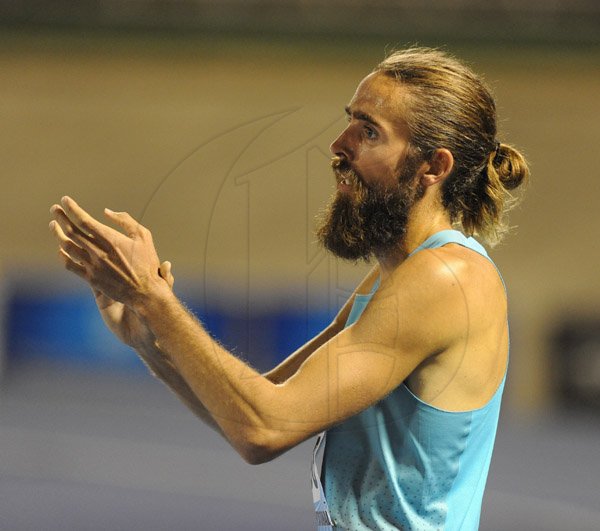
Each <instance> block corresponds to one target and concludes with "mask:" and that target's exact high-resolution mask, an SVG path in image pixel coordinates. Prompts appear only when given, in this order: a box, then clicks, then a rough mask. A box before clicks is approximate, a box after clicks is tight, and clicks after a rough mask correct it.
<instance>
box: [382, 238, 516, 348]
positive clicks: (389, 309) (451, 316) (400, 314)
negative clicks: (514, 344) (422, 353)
mask: <svg viewBox="0 0 600 531" xmlns="http://www.w3.org/2000/svg"><path fill="white" fill-rule="evenodd" d="M375 299H379V300H380V301H381V305H378V304H377V303H376V304H374V305H373V311H375V310H376V309H377V308H378V306H379V307H380V309H383V310H385V312H384V313H385V315H386V318H388V319H391V318H395V319H397V320H399V326H401V327H402V329H403V330H405V331H406V332H409V331H410V332H411V333H407V334H403V337H404V338H407V339H409V338H411V337H412V338H413V339H414V343H413V341H411V343H413V344H414V345H416V344H417V343H420V344H421V345H422V347H423V348H425V349H426V350H427V351H428V352H427V353H426V355H431V354H434V353H436V352H440V351H443V350H445V349H448V348H449V347H450V346H451V345H452V344H455V343H457V342H461V341H463V340H464V337H465V335H466V334H467V333H473V331H474V330H473V327H477V328H484V327H487V326H489V325H490V324H491V323H492V321H494V322H498V320H499V319H500V318H501V317H503V316H505V315H506V298H505V295H504V288H503V285H502V281H501V279H500V277H499V275H498V272H497V270H496V268H495V267H494V265H493V264H492V263H491V262H490V261H489V260H488V259H487V258H485V257H484V256H482V255H480V254H478V253H476V252H475V251H472V250H471V249H468V248H465V247H463V246H460V245H456V244H448V245H446V246H444V247H439V248H436V249H424V250H422V251H419V252H418V253H416V254H414V255H413V256H411V257H410V258H409V259H407V260H406V261H405V262H404V263H402V264H401V265H400V266H399V267H398V268H396V270H394V272H393V273H392V274H391V275H390V276H389V277H388V278H386V279H384V280H383V281H382V284H381V287H380V289H379V290H378V291H377V292H376V293H375V297H374V301H375Z"/></svg>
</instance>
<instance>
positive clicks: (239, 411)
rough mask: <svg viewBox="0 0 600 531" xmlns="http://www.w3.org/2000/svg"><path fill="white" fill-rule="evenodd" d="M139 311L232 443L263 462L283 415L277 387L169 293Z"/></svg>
mask: <svg viewBox="0 0 600 531" xmlns="http://www.w3.org/2000/svg"><path fill="white" fill-rule="evenodd" d="M134 310H135V312H136V313H137V314H138V315H139V316H140V318H141V319H142V320H143V321H144V323H145V324H146V326H148V328H149V329H150V330H151V332H152V333H153V334H154V336H155V337H156V338H157V341H158V343H159V344H160V351H161V353H162V354H163V356H164V357H166V358H167V361H168V362H170V363H171V364H172V365H173V366H174V369H175V370H176V371H177V372H178V373H179V374H180V375H181V377H182V378H183V379H184V381H185V382H186V384H187V385H188V386H189V389H190V390H191V391H192V392H193V394H194V395H195V396H196V397H197V400H198V401H199V402H200V403H201V404H203V407H205V409H206V410H207V412H209V413H210V416H211V417H212V418H213V419H214V420H215V422H216V423H217V424H218V425H219V426H220V428H221V430H222V432H223V433H224V435H225V437H226V438H227V440H228V441H229V442H230V444H231V445H232V446H233V447H234V448H235V449H236V450H237V451H238V452H239V453H240V455H242V457H244V459H246V460H247V461H249V462H255V461H257V460H258V459H260V456H261V455H264V453H263V445H264V444H268V443H266V442H265V441H266V440H267V439H268V437H269V436H270V434H272V427H271V426H270V419H271V418H272V417H273V414H274V413H275V414H277V413H279V410H278V406H277V399H276V395H277V389H276V387H277V386H276V385H275V384H273V383H272V382H270V381H269V380H268V379H267V378H265V377H263V376H262V375H260V374H259V373H257V372H256V371H255V370H254V369H252V368H251V367H249V366H248V365H246V364H245V363H244V362H243V361H241V360H240V359H238V358H236V357H235V356H234V355H232V354H231V353H229V352H227V351H226V350H225V349H224V348H223V347H222V346H221V345H220V344H219V343H218V342H216V341H215V340H214V339H212V338H211V337H210V335H209V334H208V333H207V332H206V330H204V328H203V327H202V326H201V324H200V323H199V322H198V321H197V320H196V319H195V318H194V317H193V316H192V315H191V314H190V313H189V312H188V311H187V310H186V309H185V307H184V306H183V305H182V304H181V303H180V302H179V301H178V299H177V298H176V297H175V295H173V293H172V292H171V291H170V290H168V289H162V288H161V287H158V291H155V292H153V293H152V294H151V295H146V296H145V297H144V298H143V300H139V301H136V305H135V308H134Z"/></svg>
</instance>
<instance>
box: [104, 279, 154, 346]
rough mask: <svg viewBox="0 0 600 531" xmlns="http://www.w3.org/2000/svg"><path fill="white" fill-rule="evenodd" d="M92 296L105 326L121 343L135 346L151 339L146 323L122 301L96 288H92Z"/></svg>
mask: <svg viewBox="0 0 600 531" xmlns="http://www.w3.org/2000/svg"><path fill="white" fill-rule="evenodd" d="M94 297H95V298H96V305H97V306H98V310H99V311H100V315H101V316H102V319H103V321H104V322H105V324H106V326H107V327H108V328H109V329H110V331H111V332H112V333H113V334H115V335H116V336H117V337H118V338H119V339H120V340H121V341H122V342H123V343H125V344H126V345H129V346H130V347H133V348H136V347H140V346H142V345H143V344H147V343H148V342H149V341H151V340H152V339H153V336H152V333H151V332H150V330H148V328H147V327H146V325H144V323H142V321H141V320H140V319H139V317H138V316H137V315H136V314H135V312H133V310H131V309H130V308H128V307H127V306H125V305H124V304H123V303H122V302H117V301H115V300H113V299H111V298H110V297H107V296H106V295H104V293H102V292H101V291H98V290H94Z"/></svg>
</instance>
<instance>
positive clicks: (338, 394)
mask: <svg viewBox="0 0 600 531" xmlns="http://www.w3.org/2000/svg"><path fill="white" fill-rule="evenodd" d="M463 309H464V298H463V296H462V291H461V289H460V286H459V285H458V281H457V277H456V276H455V275H454V274H453V273H452V272H451V271H449V270H448V268H447V267H446V266H445V265H444V264H443V263H442V262H440V259H439V257H437V256H436V254H435V253H434V252H421V253H418V255H415V256H414V257H413V258H411V259H410V260H409V261H407V262H405V263H404V264H403V265H402V267H400V268H398V269H397V270H396V271H395V272H394V274H393V275H392V276H391V277H389V278H388V279H386V280H385V281H383V282H382V284H381V286H380V288H379V289H378V291H377V292H376V293H375V295H374V296H373V298H372V300H371V301H370V303H369V304H368V306H367V308H366V309H365V311H364V313H363V314H362V316H361V317H360V318H359V320H358V321H357V322H356V323H354V324H353V325H351V326H349V327H347V328H346V329H344V330H342V331H341V332H340V333H338V334H337V335H336V336H335V337H333V338H332V339H330V340H329V341H327V343H325V344H324V345H322V346H321V347H319V348H318V349H317V350H316V351H315V352H314V353H313V354H312V356H310V357H309V358H308V359H307V360H306V361H305V362H304V363H303V364H302V366H301V367H300V368H299V370H298V371H297V372H296V373H295V374H294V375H293V376H292V377H291V378H289V379H288V380H287V381H286V382H285V383H283V384H281V385H279V386H277V391H276V393H275V396H274V398H275V405H274V407H273V408H272V410H271V412H272V413H274V414H273V415H272V417H271V419H270V422H269V423H268V425H269V427H270V428H271V431H272V436H273V437H275V438H276V439H277V441H278V444H277V446H278V447H281V448H286V447H291V446H294V445H295V444H298V443H299V442H300V441H302V440H304V439H306V438H308V437H310V436H311V435H312V434H314V433H318V432H319V431H321V430H323V429H327V428H329V427H331V426H333V425H335V424H338V423H339V422H341V421H343V420H345V419H347V418H349V417H351V416H353V415H355V414H357V413H359V412H360V411H362V410H364V409H366V408H367V407H369V406H371V405H372V404H374V403H375V402H377V401H379V400H381V399H382V398H384V397H385V396H386V395H387V394H388V393H389V392H391V391H392V390H393V389H395V388H396V387H397V386H398V385H400V383H402V382H403V381H404V380H405V379H406V377H407V376H408V375H409V374H410V373H411V372H412V371H413V370H414V369H415V368H416V367H417V366H418V365H419V364H420V363H421V362H423V361H424V360H425V359H427V358H428V357H429V356H431V355H432V354H434V353H437V352H440V351H443V350H444V349H445V348H448V346H450V345H451V344H452V342H453V341H456V340H457V339H459V338H460V336H461V335H462V333H463V331H464V330H463V325H462V324H463V323H465V321H464V319H460V316H457V315H456V314H457V312H458V314H461V310H463ZM451 312H454V314H455V315H454V317H453V319H449V318H448V317H449V315H451ZM462 313H463V314H464V312H462ZM456 317H459V318H458V319H456Z"/></svg>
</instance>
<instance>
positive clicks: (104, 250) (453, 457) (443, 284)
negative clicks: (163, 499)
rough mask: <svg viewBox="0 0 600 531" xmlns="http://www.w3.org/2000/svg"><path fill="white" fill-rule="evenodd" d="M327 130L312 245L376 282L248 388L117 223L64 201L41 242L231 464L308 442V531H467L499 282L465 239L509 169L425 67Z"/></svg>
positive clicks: (392, 73) (122, 220)
mask: <svg viewBox="0 0 600 531" xmlns="http://www.w3.org/2000/svg"><path fill="white" fill-rule="evenodd" d="M346 114H347V117H348V125H347V127H346V128H345V129H344V131H343V132H342V133H341V134H340V136H339V137H338V138H337V139H336V140H335V141H334V142H333V144H332V145H331V151H332V154H333V162H332V166H333V168H334V174H335V177H336V180H337V190H336V193H335V196H334V197H333V198H332V201H331V203H330V204H329V206H328V208H327V211H326V214H325V216H324V218H323V220H322V222H321V225H320V227H319V229H318V236H319V239H320V241H321V242H322V244H323V245H324V247H325V248H326V249H328V250H329V251H331V252H332V253H333V254H335V255H336V256H339V257H341V258H343V259H348V260H352V261H357V260H367V261H369V260H373V261H374V262H375V265H374V267H373V269H372V270H371V272H370V273H369V274H368V275H367V276H366V277H365V279H364V280H363V281H362V282H361V284H360V285H359V286H358V287H357V288H356V290H355V292H354V294H353V295H352V296H351V297H350V299H349V300H348V301H347V303H346V304H345V305H344V307H343V308H342V309H341V310H340V312H339V313H338V315H337V317H336V318H335V319H334V321H333V322H332V323H331V325H330V326H328V327H327V328H326V329H325V330H323V332H321V333H320V334H319V335H318V336H317V337H315V338H313V339H312V340H311V341H309V342H308V343H307V344H306V345H304V346H303V347H301V348H300V349H298V350H297V351H296V352H295V353H293V354H292V355H290V356H289V357H288V358H287V359H286V360H285V361H283V362H282V363H281V364H280V365H278V366H277V367H275V368H274V369H273V370H271V371H269V372H268V373H266V374H262V375H261V374H258V373H256V372H255V371H254V370H253V369H252V368H251V367H248V366H247V365H246V364H245V363H244V362H243V361H241V360H240V359H238V358H237V357H235V356H234V355H232V354H231V353H229V352H227V351H226V350H225V349H224V348H223V347H222V346H221V345H220V344H219V343H217V342H216V341H215V340H214V339H212V338H211V337H210V335H209V334H208V333H207V332H206V331H205V330H204V328H203V327H202V325H201V324H200V323H199V322H198V321H197V320H196V319H195V318H194V317H193V316H192V315H191V314H190V313H189V312H188V311H187V310H186V309H185V308H184V306H183V305H182V304H181V303H180V302H179V300H178V299H177V298H176V296H175V295H174V294H173V292H172V290H171V287H172V283H173V277H172V275H171V272H170V264H169V263H168V262H164V263H162V264H161V263H160V261H159V259H158V256H157V254H156V251H155V249H154V245H153V243H152V238H151V234H150V232H149V231H148V229H146V228H145V227H142V226H141V225H140V224H139V223H137V222H136V221H135V220H134V219H133V218H131V216H129V215H128V214H126V213H115V212H112V211H110V210H106V211H105V214H106V216H107V218H108V219H109V220H110V221H111V222H113V223H115V224H116V225H118V226H119V227H120V228H121V229H122V230H123V231H124V234H123V233H122V232H119V231H116V230H113V229H112V228H110V227H108V226H106V225H103V224H101V223H99V222H98V221H96V220H95V219H93V218H92V217H91V216H90V215H89V214H87V213H86V212H85V211H84V210H83V209H81V207H79V206H78V205H77V204H76V203H75V201H73V200H72V199H70V198H69V197H64V198H63V199H62V200H61V205H54V206H53V207H52V209H51V211H52V214H53V217H54V219H53V221H51V223H50V228H51V231H52V232H53V233H54V234H55V236H56V238H57V239H58V242H59V255H60V257H61V259H62V260H63V261H64V264H65V266H66V268H67V269H69V270H71V271H72V272H74V273H76V274H77V275H79V276H80V277H82V278H84V279H85V280H86V281H87V282H88V283H89V284H90V285H91V286H92V288H93V290H94V293H95V296H96V301H97V303H98V307H99V309H100V311H101V313H102V316H103V318H104V320H105V322H106V323H107V325H108V326H109V327H110V329H111V330H112V331H113V332H114V333H115V334H116V335H117V336H118V337H119V338H120V339H121V340H122V341H124V342H125V343H127V344H129V345H130V346H132V347H133V348H135V349H136V350H137V352H138V353H139V355H140V356H141V357H142V359H144V360H145V361H146V363H147V364H148V365H149V366H150V368H151V369H152V370H153V371H154V373H155V374H156V375H157V376H158V377H159V378H161V379H162V380H164V381H165V382H166V383H167V384H168V385H169V386H170V387H171V388H172V389H173V390H174V391H175V392H176V393H177V394H178V395H179V396H180V397H181V399H182V400H183V401H184V402H185V403H186V404H187V405H188V406H189V407H190V408H192V409H193V410H194V412H195V413H196V414H197V415H198V416H199V417H200V418H201V419H203V420H204V421H205V422H207V423H208V424H210V425H211V426H212V427H213V428H214V429H216V430H217V431H218V432H219V433H221V434H222V435H223V437H225V438H226V440H227V441H228V442H229V443H230V444H231V445H232V446H233V448H234V449H235V450H236V451H237V452H238V453H239V454H240V455H241V456H242V457H243V458H244V459H245V460H246V461H248V462H249V463H255V464H257V463H263V462H265V461H268V460H271V459H273V458H274V457H276V456H278V455H280V454H282V453H283V452H285V451H286V450H288V449H290V448H292V447H294V446H295V445H297V444H299V443H300V442H302V441H304V440H306V439H308V438H309V437H312V436H314V435H316V434H319V436H318V438H317V444H316V447H315V451H314V460H313V470H312V484H313V498H314V506H315V511H316V517H317V526H318V528H319V529H322V530H325V529H333V528H337V529H351V530H362V529H406V530H412V529H427V530H433V529H447V530H474V529H477V528H478V524H479V518H480V512H481V503H482V498H483V491H484V487H485V482H486V478H487V474H488V469H489V464H490V459H491V454H492V448H493V444H494V439H495V433H496V426H497V422H498V416H499V411H500V401H501V396H502V391H503V388H504V383H505V379H506V371H507V363H508V350H509V338H508V321H507V301H506V293H505V289H504V286H503V282H502V279H501V277H500V276H499V273H498V271H497V269H496V267H495V266H494V264H493V263H492V262H491V260H490V259H489V257H488V255H487V253H486V251H485V249H484V248H483V247H482V245H481V244H480V243H478V242H477V241H476V240H475V239H474V238H473V235H477V236H478V237H480V238H482V239H484V240H485V241H487V242H488V243H491V244H493V243H495V242H496V241H498V240H499V239H500V238H501V237H502V235H503V233H504V232H505V230H506V218H505V213H506V211H507V209H508V207H510V206H511V205H512V204H513V203H514V201H513V199H514V198H513V196H512V195H511V193H510V191H511V190H514V189H516V188H517V187H518V186H520V185H521V184H522V183H523V182H524V181H525V180H526V179H527V178H528V169H527V165H526V162H525V160H524V159H523V157H522V156H521V155H520V154H519V152H518V151H516V150H515V149H514V148H512V147H510V146H509V145H507V144H504V143H500V142H499V141H498V139H497V137H496V110H495V103H494V100H493V98H492V96H491V94H490V92H489V90H488V89H487V88H486V86H485V84H484V83H483V82H482V80H481V79H480V78H479V77H478V76H476V75H475V74H474V73H473V72H472V71H471V70H470V69H469V68H467V67H466V66H464V65H463V64H462V63H460V62H459V61H457V60H456V59H454V58H452V57H450V56H449V55H448V54H445V53H442V52H440V51H437V50H431V49H424V48H413V49H409V50H403V51H399V52H394V53H392V54H391V55H390V56H388V57H387V58H386V59H385V60H384V61H383V62H382V63H380V64H379V65H378V66H377V67H376V68H375V69H374V71H373V72H372V73H370V74H369V75H368V76H367V77H366V78H364V79H363V80H362V81H361V83H360V84H359V85H358V88H357V90H356V93H355V94H354V96H353V98H352V99H351V101H350V102H349V104H348V106H347V107H346ZM242 371H243V372H244V374H246V375H254V376H255V377H253V378H248V377H246V378H243V379H240V378H239V375H240V374H241V373H242Z"/></svg>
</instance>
